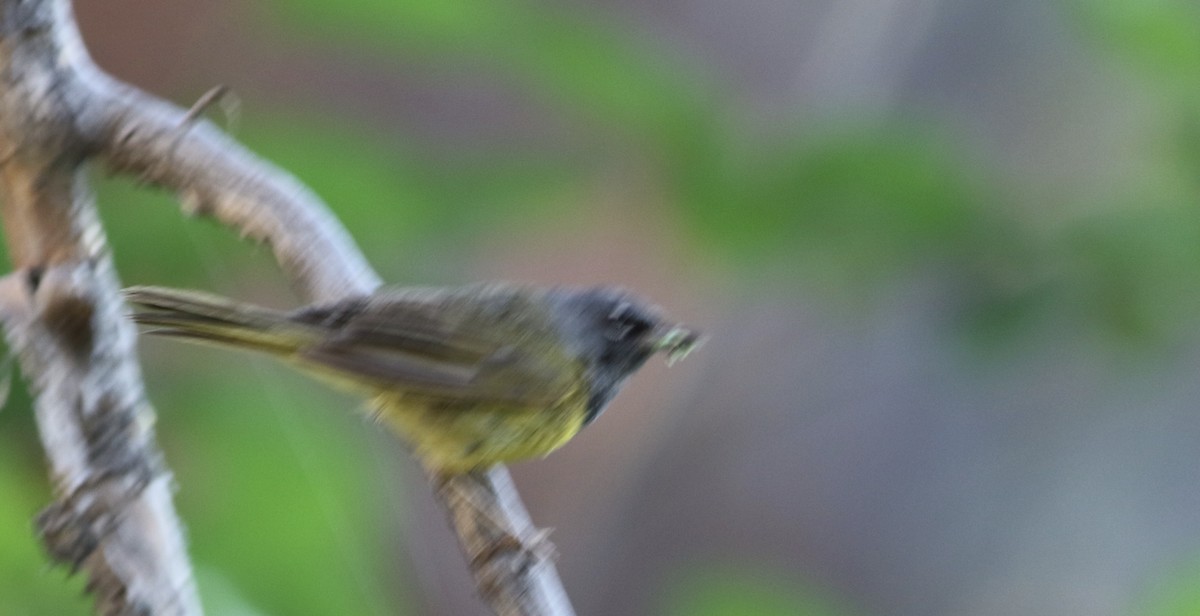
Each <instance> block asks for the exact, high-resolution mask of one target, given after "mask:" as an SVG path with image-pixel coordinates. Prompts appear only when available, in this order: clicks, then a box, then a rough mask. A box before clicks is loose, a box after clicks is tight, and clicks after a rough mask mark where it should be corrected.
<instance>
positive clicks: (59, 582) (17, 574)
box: [0, 408, 92, 615]
mask: <svg viewBox="0 0 1200 616" xmlns="http://www.w3.org/2000/svg"><path fill="white" fill-rule="evenodd" d="M8 412H10V413H12V412H20V413H27V412H28V408H21V409H19V410H18V409H13V410H10V411H8ZM25 435H26V434H24V433H21V432H5V433H2V434H0V494H3V495H4V497H3V498H0V588H2V589H6V592H0V614H63V615H67V614H80V615H82V614H90V613H91V605H92V601H91V599H90V598H89V597H87V596H86V595H85V594H84V589H83V588H84V583H85V582H86V579H85V577H84V576H83V575H76V576H73V577H68V572H67V570H66V568H64V567H51V566H50V564H49V563H50V561H49V560H48V558H47V557H46V555H45V552H44V551H43V550H42V547H41V544H40V542H39V540H38V539H37V537H36V535H35V532H34V527H33V519H34V516H35V515H37V513H38V511H40V510H41V508H42V507H44V506H45V505H46V504H48V503H49V495H48V494H47V486H46V485H45V480H44V479H42V477H41V476H40V473H42V472H44V470H43V464H42V458H41V457H40V456H38V457H35V458H34V459H33V460H27V459H22V458H18V455H21V454H24V453H25V452H26V451H27V449H28V448H27V447H24V446H22V445H23V444H21V443H16V442H13V441H15V439H17V438H20V437H22V436H25ZM14 589H20V592H10V591H11V590H14Z"/></svg>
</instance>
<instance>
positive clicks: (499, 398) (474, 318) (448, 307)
mask: <svg viewBox="0 0 1200 616" xmlns="http://www.w3.org/2000/svg"><path fill="white" fill-rule="evenodd" d="M125 295H126V297H127V299H128V300H129V301H130V302H131V303H133V304H136V305H138V306H140V307H142V308H143V310H141V311H138V312H136V313H135V314H134V315H133V319H134V320H135V321H136V322H138V323H141V324H143V325H147V326H151V328H152V329H149V330H148V332H149V333H152V334H157V335H164V336H173V337H177V338H185V339H188V340H193V341H198V342H204V343H211V344H216V345H221V346H231V347H240V348H245V349H253V350H257V351H262V352H265V353H268V354H271V355H275V356H277V357H279V358H281V359H283V360H285V361H287V362H288V363H291V364H293V365H295V366H297V367H299V368H301V369H302V370H304V371H306V372H309V373H312V374H315V375H317V376H318V377H321V378H324V379H325V380H328V381H331V382H332V383H334V384H335V385H339V386H341V387H343V388H348V389H351V390H354V391H357V392H359V393H362V394H365V395H366V396H367V398H368V404H369V407H370V408H371V409H372V410H373V411H374V413H375V415H376V416H377V417H378V418H379V419H380V420H381V421H383V422H385V423H386V424H388V425H389V426H391V427H392V428H393V429H394V430H395V431H396V432H397V433H398V434H399V435H400V436H401V438H403V439H404V440H405V441H407V442H408V443H409V444H410V445H411V447H412V449H413V452H414V453H415V455H416V456H417V458H418V459H420V460H421V462H422V463H423V464H424V465H425V466H426V467H427V468H429V469H430V470H432V471H435V472H439V473H459V472H468V471H471V470H475V469H482V468H486V467H489V466H493V465H496V464H500V463H504V462H511V461H515V460H521V459H525V458H534V457H542V456H545V455H547V454H549V453H550V452H551V451H554V450H555V449H557V448H559V447H560V446H562V445H563V444H564V443H566V442H567V441H568V440H570V439H571V437H573V436H575V434H576V433H578V432H579V430H580V429H581V428H582V427H583V426H585V425H587V424H588V423H590V422H591V421H592V420H594V419H595V418H596V417H597V416H598V415H599V414H600V412H601V411H602V410H604V407H605V406H606V405H607V404H608V402H609V401H610V400H611V399H612V398H613V396H614V395H616V393H617V391H618V390H620V388H621V386H622V384H623V383H624V382H625V380H626V378H627V377H628V376H629V375H630V374H632V373H633V372H634V371H636V370H637V369H638V368H639V367H641V366H642V364H643V363H645V362H646V360H647V359H648V358H649V357H650V356H651V355H653V354H655V353H657V352H659V351H663V352H665V353H666V354H667V358H668V362H669V363H670V362H673V361H674V360H676V359H679V358H681V357H683V356H684V355H686V354H687V353H688V352H689V351H691V350H692V349H693V348H695V347H696V346H698V344H699V341H700V337H699V335H698V334H697V332H696V331H695V330H692V329H690V328H687V327H684V326H682V325H675V324H671V323H666V322H664V319H663V317H662V316H661V314H660V313H659V311H658V310H657V309H655V308H653V307H651V306H648V305H647V304H645V303H643V302H641V301H639V300H637V299H635V298H634V297H632V296H631V295H630V294H629V293H627V292H626V291H624V290H621V289H617V288H611V287H596V288H565V287H534V286H525V285H517V284H508V283H490V284H479V285H471V286H466V287H461V288H453V289H426V288H399V289H384V290H380V291H377V292H375V293H372V294H370V295H365V296H358V297H351V298H347V299H344V300H341V301H337V302H333V303H328V304H319V305H312V306H307V307H303V308H299V309H297V310H293V311H287V312H285V311H278V310H271V309H268V308H262V307H258V306H252V305H248V304H242V303H238V302H235V301H232V300H229V299H225V298H222V297H217V296H214V295H208V294H204V293H199V292H195V291H183V290H176V289H166V288H159V287H133V288H130V289H127V290H126V291H125Z"/></svg>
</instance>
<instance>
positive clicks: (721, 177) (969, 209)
mask: <svg viewBox="0 0 1200 616" xmlns="http://www.w3.org/2000/svg"><path fill="white" fill-rule="evenodd" d="M708 156H710V157H711V160H710V162H708V163H706V164H695V163H693V164H691V165H689V166H687V167H681V168H680V173H681V175H680V176H679V178H678V181H677V186H678V187H679V189H680V190H682V191H685V192H686V199H685V201H686V203H688V204H689V206H690V207H693V208H694V210H693V213H694V214H695V216H696V218H697V221H698V224H699V225H700V229H699V231H700V232H701V233H702V234H703V236H704V237H705V240H706V243H707V245H710V246H714V247H721V248H724V249H727V250H731V251H733V253H734V254H735V255H737V256H740V257H743V258H749V259H750V260H751V262H756V263H760V264H761V263H764V262H767V261H771V260H775V261H776V262H778V260H779V259H781V258H788V256H789V255H792V256H791V257H790V258H789V260H798V261H807V262H810V263H822V264H826V265H830V266H837V267H843V268H848V269H847V270H846V271H843V272H841V274H852V273H854V272H857V273H859V274H861V273H874V274H878V273H881V272H886V271H891V270H892V269H893V268H895V267H896V266H897V265H900V264H904V263H910V262H911V261H912V260H913V259H914V258H917V257H919V256H921V255H932V254H938V253H939V252H941V253H943V254H944V252H945V251H946V250H947V249H948V248H949V247H950V246H951V242H959V241H964V239H965V238H963V235H964V234H966V233H967V232H969V231H971V229H972V227H971V223H972V222H973V220H974V218H975V216H976V215H977V213H976V209H977V208H978V206H979V205H980V202H981V200H982V197H981V196H980V195H979V194H977V192H976V190H975V188H974V187H973V186H972V183H971V181H970V180H969V174H968V173H967V170H966V169H965V168H964V167H963V165H962V164H961V163H960V162H958V161H957V160H956V159H955V157H954V156H953V155H952V154H951V153H950V151H949V149H948V148H947V147H946V146H945V145H944V144H941V143H939V142H938V141H937V140H935V139H932V138H930V137H929V136H927V135H924V134H922V133H921V132H919V131H916V130H911V129H905V128H899V127H897V128H893V129H891V130H883V129H877V130H869V131H868V130H862V129H852V130H847V131H844V132H838V133H833V134H829V135H826V136H824V137H821V138H810V139H807V140H805V142H804V143H802V144H797V145H794V146H791V149H790V150H783V151H774V152H761V151H756V152H749V153H746V152H742V153H738V152H733V153H729V152H716V151H714V152H710V153H709V154H708ZM791 265H792V264H790V263H789V264H787V266H788V267H790V266H791Z"/></svg>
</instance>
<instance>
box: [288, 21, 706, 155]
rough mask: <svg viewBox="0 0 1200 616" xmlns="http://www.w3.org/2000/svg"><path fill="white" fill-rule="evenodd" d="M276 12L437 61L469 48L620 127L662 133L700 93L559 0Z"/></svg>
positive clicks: (616, 29)
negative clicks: (550, 1)
mask: <svg viewBox="0 0 1200 616" xmlns="http://www.w3.org/2000/svg"><path fill="white" fill-rule="evenodd" d="M273 6H274V7H275V9H276V10H277V11H278V13H279V14H281V15H284V16H287V17H291V18H292V19H293V20H294V23H296V24H297V25H299V26H300V27H303V28H305V29H306V30H309V31H312V32H317V33H320V34H321V35H323V36H333V37H340V38H343V39H345V40H347V41H348V42H350V43H352V44H354V45H364V44H366V45H371V46H374V47H377V48H380V49H385V50H388V51H389V52H402V53H404V54H405V55H406V56H409V57H411V56H413V55H414V54H420V53H427V54H430V55H435V56H438V57H440V59H441V60H442V61H445V60H446V59H447V58H450V57H453V56H471V57H472V58H475V59H476V60H484V61H489V62H493V63H495V68H496V69H503V70H508V71H511V72H512V73H513V74H514V75H519V76H521V77H523V78H525V79H527V80H528V82H529V84H530V85H531V86H533V88H534V89H535V90H537V91H540V92H541V93H543V94H545V95H548V96H550V97H551V98H552V99H558V100H559V101H560V102H569V103H570V105H569V108H570V109H571V110H572V111H573V112H583V113H585V114H590V115H592V116H594V117H597V118H599V119H602V120H604V121H607V122H609V123H611V124H612V125H613V126H614V127H619V129H620V130H622V131H624V132H625V134H628V135H636V136H638V137H641V136H645V135H662V134H664V133H671V132H672V131H674V130H676V129H677V128H678V127H679V126H680V124H681V123H686V122H689V121H691V120H693V119H694V118H693V115H694V113H695V110H696V109H697V108H699V106H700V104H701V100H702V97H701V95H700V92H699V91H698V90H697V88H696V87H695V84H694V82H691V81H689V80H688V79H686V78H685V77H684V75H685V71H682V70H680V67H678V66H670V65H669V64H667V63H664V62H663V61H662V58H663V57H665V56H666V53H665V50H661V49H653V48H648V46H646V45H645V44H644V43H641V42H639V41H638V40H636V39H634V38H633V37H630V36H627V35H625V34H623V32H626V31H627V30H628V25H627V24H619V23H604V22H603V20H601V19H596V18H595V16H594V15H589V16H588V17H584V16H583V15H579V14H576V13H574V12H572V11H571V10H570V8H568V7H565V6H561V5H547V4H541V3H533V2H525V1H521V0H448V1H445V2H441V1H436V2H435V1H430V0H347V1H345V2H339V3H329V2H321V1H320V0H290V1H288V2H278V3H276V4H274V5H273Z"/></svg>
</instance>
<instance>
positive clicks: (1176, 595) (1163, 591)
mask: <svg viewBox="0 0 1200 616" xmlns="http://www.w3.org/2000/svg"><path fill="white" fill-rule="evenodd" d="M1196 580H1200V559H1197V560H1193V561H1192V562H1188V563H1186V564H1183V565H1182V566H1180V567H1179V568H1178V569H1176V570H1175V571H1172V572H1170V573H1169V574H1167V575H1166V576H1164V577H1163V578H1162V579H1160V580H1157V581H1156V583H1155V584H1154V585H1152V587H1151V589H1150V592H1149V593H1148V595H1147V596H1146V598H1145V599H1144V600H1142V601H1140V602H1139V608H1138V609H1135V610H1133V613H1134V614H1137V615H1138V616H1196V615H1197V614H1200V584H1197V583H1196Z"/></svg>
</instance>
